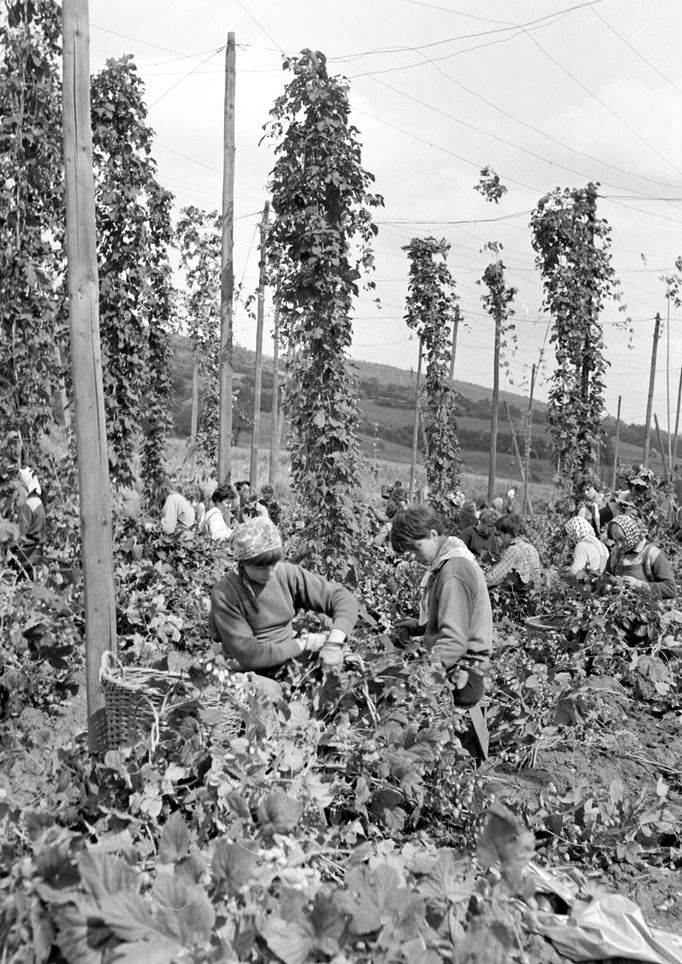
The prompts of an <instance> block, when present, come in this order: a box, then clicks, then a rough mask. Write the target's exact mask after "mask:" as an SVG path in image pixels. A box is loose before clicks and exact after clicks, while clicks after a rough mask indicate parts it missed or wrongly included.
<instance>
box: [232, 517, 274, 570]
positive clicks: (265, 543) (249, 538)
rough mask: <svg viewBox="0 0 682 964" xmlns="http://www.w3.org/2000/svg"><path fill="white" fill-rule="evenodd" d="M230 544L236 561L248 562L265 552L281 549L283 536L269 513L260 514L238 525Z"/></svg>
mask: <svg viewBox="0 0 682 964" xmlns="http://www.w3.org/2000/svg"><path fill="white" fill-rule="evenodd" d="M229 546H230V548H231V549H232V554H233V555H234V559H235V562H248V561H249V559H254V558H255V557H256V556H260V555H261V554H262V553H264V552H272V551H273V549H281V548H282V537H281V536H280V534H279V529H278V528H277V526H276V525H275V524H274V523H273V522H271V521H270V519H269V517H268V516H267V515H258V516H256V517H255V518H254V519H249V520H248V521H247V522H242V524H241V525H238V526H237V528H236V529H235V530H234V532H233V533H232V535H231V537H230V542H229Z"/></svg>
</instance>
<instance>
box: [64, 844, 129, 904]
mask: <svg viewBox="0 0 682 964" xmlns="http://www.w3.org/2000/svg"><path fill="white" fill-rule="evenodd" d="M78 869H79V871H80V875H81V881H82V884H83V887H84V889H85V891H86V892H87V893H88V894H90V895H91V896H92V897H94V898H95V900H97V901H102V900H103V898H105V897H107V896H108V895H110V894H118V893H120V892H121V891H126V890H134V889H135V882H136V879H137V877H136V874H135V872H134V870H133V868H132V867H131V866H130V864H129V863H128V861H127V860H126V859H125V858H123V857H121V856H119V855H117V854H109V853H92V852H90V853H84V854H83V856H82V857H81V858H80V860H79V862H78Z"/></svg>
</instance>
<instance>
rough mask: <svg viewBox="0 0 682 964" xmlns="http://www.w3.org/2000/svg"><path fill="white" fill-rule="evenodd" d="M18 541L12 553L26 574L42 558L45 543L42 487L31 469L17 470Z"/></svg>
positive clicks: (30, 571) (31, 571)
mask: <svg viewBox="0 0 682 964" xmlns="http://www.w3.org/2000/svg"><path fill="white" fill-rule="evenodd" d="M19 492H20V497H21V499H22V501H21V502H20V504H19V541H18V543H17V546H16V549H15V550H14V555H15V557H16V559H17V561H18V562H19V564H20V566H21V568H22V569H23V570H24V571H25V572H26V574H27V575H29V576H31V575H32V574H33V566H34V565H37V564H38V563H39V562H40V561H41V558H42V551H43V546H44V544H45V527H46V523H45V506H44V505H43V500H42V498H41V496H42V489H41V488H40V483H39V482H38V479H37V477H36V475H35V473H34V472H33V470H32V469H28V468H26V469H20V470H19Z"/></svg>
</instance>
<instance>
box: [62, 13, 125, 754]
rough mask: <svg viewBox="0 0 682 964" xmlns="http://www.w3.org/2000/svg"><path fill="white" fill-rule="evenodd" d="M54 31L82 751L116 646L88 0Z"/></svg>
mask: <svg viewBox="0 0 682 964" xmlns="http://www.w3.org/2000/svg"><path fill="white" fill-rule="evenodd" d="M62 32H63V63H64V78H63V81H64V92H63V100H64V115H63V126H64V176H65V188H66V254H67V263H68V272H67V274H68V285H69V322H70V336H71V373H72V379H73V394H74V422H75V426H76V446H77V452H78V493H79V512H80V528H81V559H82V564H83V588H84V602H85V672H86V691H87V707H88V742H89V746H90V750H91V751H92V752H97V751H99V750H102V749H105V747H106V717H105V712H104V697H103V695H102V688H101V684H100V680H99V671H100V666H101V662H102V655H103V653H104V652H105V651H106V650H111V651H112V652H115V651H116V606H115V602H114V574H113V561H112V546H111V506H110V502H109V457H108V453H107V437H106V428H105V426H106V421H105V417H104V393H103V389H102V359H101V351H100V338H99V279H98V275H97V253H96V244H95V192H94V184H93V177H92V132H91V129H90V63H89V59H90V38H89V24H88V0H63V3H62Z"/></svg>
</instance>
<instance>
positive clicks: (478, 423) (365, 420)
mask: <svg viewBox="0 0 682 964" xmlns="http://www.w3.org/2000/svg"><path fill="white" fill-rule="evenodd" d="M173 348H174V356H173V373H172V374H173V393H174V397H173V421H174V425H175V432H176V435H178V436H179V437H181V438H182V437H185V438H186V437H187V436H188V435H189V433H190V417H191V398H192V356H191V351H190V346H189V342H188V340H187V339H186V338H183V337H182V336H176V337H174V338H173ZM353 366H354V368H355V371H356V373H357V377H358V384H359V399H358V401H359V408H360V424H359V434H360V439H361V444H362V446H363V449H364V450H365V452H367V454H371V455H373V456H377V457H379V458H386V459H387V460H390V461H402V462H409V460H410V452H411V447H412V436H413V430H414V407H415V380H416V373H415V372H414V371H410V370H408V369H404V368H396V367H394V366H392V365H380V364H376V363H373V362H365V361H358V360H355V359H353ZM254 369H255V353H254V352H252V351H249V350H248V349H245V348H242V347H241V346H238V345H236V346H235V348H234V356H233V370H234V386H235V391H236V393H237V395H238V399H239V404H238V409H239V412H238V418H237V419H236V421H235V423H234V424H240V425H241V430H242V434H243V438H242V439H241V441H240V444H244V443H245V442H246V441H247V439H248V437H249V432H250V424H251V418H252V414H253V376H254ZM272 387H273V359H272V358H264V359H263V377H262V395H261V413H262V416H261V422H262V425H261V432H262V433H263V434H262V437H263V438H265V437H267V434H266V433H268V432H269V424H270V412H271V411H272ZM455 387H456V388H457V391H458V392H459V414H458V434H459V440H460V445H461V448H462V459H463V462H464V467H465V468H466V469H468V470H469V471H474V470H475V471H477V472H478V471H481V472H484V471H485V465H486V464H487V458H488V454H489V452H490V441H491V436H490V416H491V410H492V390H491V389H490V388H486V387H485V386H482V385H476V384H474V383H473V382H465V381H460V380H457V379H456V380H455ZM500 397H501V401H502V405H501V407H500V411H499V425H498V454H499V456H500V458H501V459H503V460H505V461H506V464H507V465H508V466H511V465H512V463H513V461H514V457H513V445H512V436H511V431H510V427H509V422H508V419H507V412H506V406H505V404H504V403H505V402H506V403H507V406H508V408H509V414H510V416H511V418H512V420H513V423H514V427H515V431H516V432H519V431H520V430H521V425H522V419H523V417H524V414H525V412H526V410H527V406H528V398H527V396H526V395H524V394H521V393H516V392H511V391H503V392H500ZM546 415H547V404H546V403H544V402H534V404H533V429H532V459H531V466H532V477H533V480H534V481H542V482H544V481H549V480H550V479H551V475H552V470H551V465H550V440H549V435H548V431H547V426H546ZM605 427H606V430H607V434H608V435H609V436H611V438H610V439H609V443H608V444H607V448H606V452H605V453H604V464H609V463H610V462H611V461H612V458H613V456H612V450H613V449H612V444H613V436H614V434H615V419H613V418H611V417H607V418H606V419H605ZM643 439H644V426H642V425H634V424H633V425H623V424H621V427H620V446H621V447H620V457H621V459H623V460H632V461H635V460H638V459H640V458H641V452H642V448H641V446H642V443H643ZM653 441H654V440H653V438H652V442H653ZM422 442H423V439H422V438H421V437H420V442H419V446H420V448H421V443H422ZM519 444H520V445H521V446H522V442H521V440H519Z"/></svg>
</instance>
